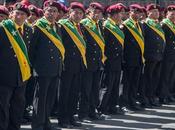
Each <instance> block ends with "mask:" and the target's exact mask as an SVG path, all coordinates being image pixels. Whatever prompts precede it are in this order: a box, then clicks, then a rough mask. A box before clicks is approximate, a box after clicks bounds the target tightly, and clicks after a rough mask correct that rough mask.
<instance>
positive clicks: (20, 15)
mask: <svg viewBox="0 0 175 130" xmlns="http://www.w3.org/2000/svg"><path fill="white" fill-rule="evenodd" d="M11 17H12V19H13V20H14V21H15V22H16V23H17V24H23V23H24V22H25V20H26V19H27V14H26V13H25V12H24V11H20V10H14V11H13V13H12V16H11Z"/></svg>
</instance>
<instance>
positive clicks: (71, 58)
mask: <svg viewBox="0 0 175 130" xmlns="http://www.w3.org/2000/svg"><path fill="white" fill-rule="evenodd" d="M61 35H62V39H63V45H64V47H65V50H66V51H65V60H64V70H65V71H68V72H72V73H77V72H80V71H81V70H82V69H84V68H85V66H84V63H83V58H82V56H81V53H80V51H79V49H78V47H77V46H76V44H75V43H74V41H73V40H72V38H71V37H70V36H69V34H68V33H67V31H66V30H65V29H64V27H63V26H62V27H61Z"/></svg>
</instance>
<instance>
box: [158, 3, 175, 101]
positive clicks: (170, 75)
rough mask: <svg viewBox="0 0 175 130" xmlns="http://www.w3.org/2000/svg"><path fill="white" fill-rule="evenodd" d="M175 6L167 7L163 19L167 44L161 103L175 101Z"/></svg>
mask: <svg viewBox="0 0 175 130" xmlns="http://www.w3.org/2000/svg"><path fill="white" fill-rule="evenodd" d="M174 22H175V6H174V5H169V6H168V7H167V15H166V18H165V19H163V21H162V29H163V31H164V33H165V38H166V46H165V52H164V57H163V65H162V72H161V77H160V84H159V85H160V90H158V92H159V95H158V96H159V97H160V103H163V104H164V103H169V101H175V100H174V98H173V97H172V93H171V89H172V87H173V86H171V85H172V84H171V83H172V82H173V81H174V79H175V77H174V76H175V28H174V27H175V24H174Z"/></svg>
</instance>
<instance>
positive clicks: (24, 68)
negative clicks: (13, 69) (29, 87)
mask: <svg viewBox="0 0 175 130" xmlns="http://www.w3.org/2000/svg"><path fill="white" fill-rule="evenodd" d="M2 27H3V28H4V30H5V33H6V35H7V37H8V39H9V41H10V43H11V45H12V47H13V50H14V52H15V54H16V56H17V60H18V63H19V67H20V71H21V75H22V80H23V82H24V81H26V80H28V79H29V78H30V77H31V70H30V62H29V56H28V51H27V47H26V45H25V43H24V41H23V39H22V37H21V36H20V34H19V32H18V31H17V29H16V27H15V24H14V22H13V21H12V20H10V19H9V20H5V21H3V22H2Z"/></svg>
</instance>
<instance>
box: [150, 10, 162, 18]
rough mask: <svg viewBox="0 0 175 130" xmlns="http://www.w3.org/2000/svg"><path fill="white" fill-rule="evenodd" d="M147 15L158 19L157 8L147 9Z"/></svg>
mask: <svg viewBox="0 0 175 130" xmlns="http://www.w3.org/2000/svg"><path fill="white" fill-rule="evenodd" d="M148 16H149V17H150V18H153V19H159V16H160V13H159V10H158V9H152V10H150V11H148Z"/></svg>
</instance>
